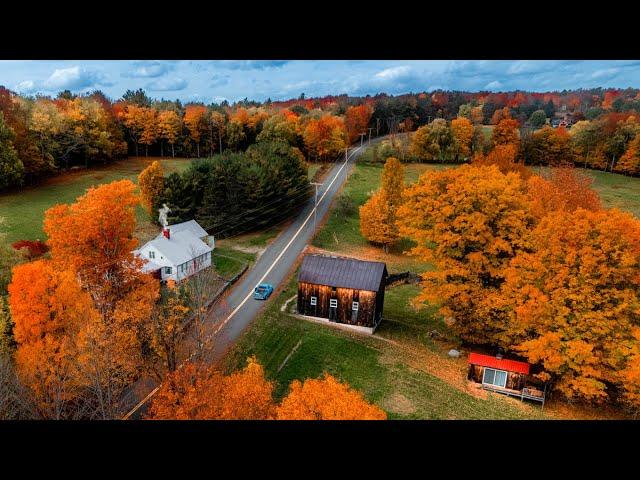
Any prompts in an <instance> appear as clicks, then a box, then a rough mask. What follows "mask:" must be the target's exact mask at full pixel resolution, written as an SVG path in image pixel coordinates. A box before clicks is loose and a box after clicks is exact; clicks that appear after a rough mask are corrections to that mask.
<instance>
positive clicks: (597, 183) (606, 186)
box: [588, 170, 640, 218]
mask: <svg viewBox="0 0 640 480" xmlns="http://www.w3.org/2000/svg"><path fill="white" fill-rule="evenodd" d="M588 173H589V175H591V176H592V177H593V188H594V189H595V190H597V191H598V193H599V194H600V198H601V199H602V203H603V204H604V206H605V207H607V208H619V209H620V210H625V211H627V212H631V213H633V214H634V215H635V216H636V217H637V218H640V178H638V177H627V176H625V175H620V174H617V173H607V172H600V171H598V170H588Z"/></svg>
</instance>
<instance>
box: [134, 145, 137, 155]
mask: <svg viewBox="0 0 640 480" xmlns="http://www.w3.org/2000/svg"><path fill="white" fill-rule="evenodd" d="M134 143H135V145H136V157H137V156H138V142H134Z"/></svg>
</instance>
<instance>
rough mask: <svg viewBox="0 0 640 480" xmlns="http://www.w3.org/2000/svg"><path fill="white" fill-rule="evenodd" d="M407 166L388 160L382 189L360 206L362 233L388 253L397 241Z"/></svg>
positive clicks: (385, 165)
mask: <svg viewBox="0 0 640 480" xmlns="http://www.w3.org/2000/svg"><path fill="white" fill-rule="evenodd" d="M403 190H404V167H403V166H402V164H401V163H400V161H399V160H398V159H397V158H394V157H389V158H388V159H387V161H386V162H385V164H384V169H383V171H382V178H381V187H380V190H378V191H377V192H375V193H374V194H373V195H372V196H371V198H370V199H369V200H368V201H367V202H366V203H365V204H364V205H362V206H361V207H360V231H361V232H362V235H364V237H365V238H366V239H367V240H369V241H370V242H372V243H377V244H381V245H383V247H384V250H385V252H386V251H388V249H389V245H391V244H392V243H394V242H395V241H396V240H397V239H398V227H397V225H396V212H397V210H398V207H400V205H401V204H402V191H403Z"/></svg>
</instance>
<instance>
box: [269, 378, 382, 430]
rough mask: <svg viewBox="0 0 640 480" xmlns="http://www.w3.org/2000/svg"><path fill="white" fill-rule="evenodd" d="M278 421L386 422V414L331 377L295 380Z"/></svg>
mask: <svg viewBox="0 0 640 480" xmlns="http://www.w3.org/2000/svg"><path fill="white" fill-rule="evenodd" d="M276 416H277V419H278V420H386V419H387V414H386V413H385V412H384V411H383V410H381V409H380V408H379V407H377V406H375V405H372V404H370V403H369V402H367V401H366V400H365V398H364V397H363V395H362V394H361V393H360V392H358V391H356V390H353V389H352V388H350V387H349V386H348V385H346V384H344V383H340V382H339V381H338V380H336V379H335V378H334V377H332V376H331V375H328V374H325V375H324V378H322V379H307V380H305V381H304V382H300V381H299V380H294V381H293V382H292V383H291V386H290V391H289V394H288V395H287V396H286V397H285V398H284V399H283V400H282V403H281V404H280V405H279V406H278V409H277V412H276Z"/></svg>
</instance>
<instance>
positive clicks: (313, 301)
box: [311, 297, 318, 307]
mask: <svg viewBox="0 0 640 480" xmlns="http://www.w3.org/2000/svg"><path fill="white" fill-rule="evenodd" d="M317 304H318V297H311V306H312V307H315V306H316V305H317Z"/></svg>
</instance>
